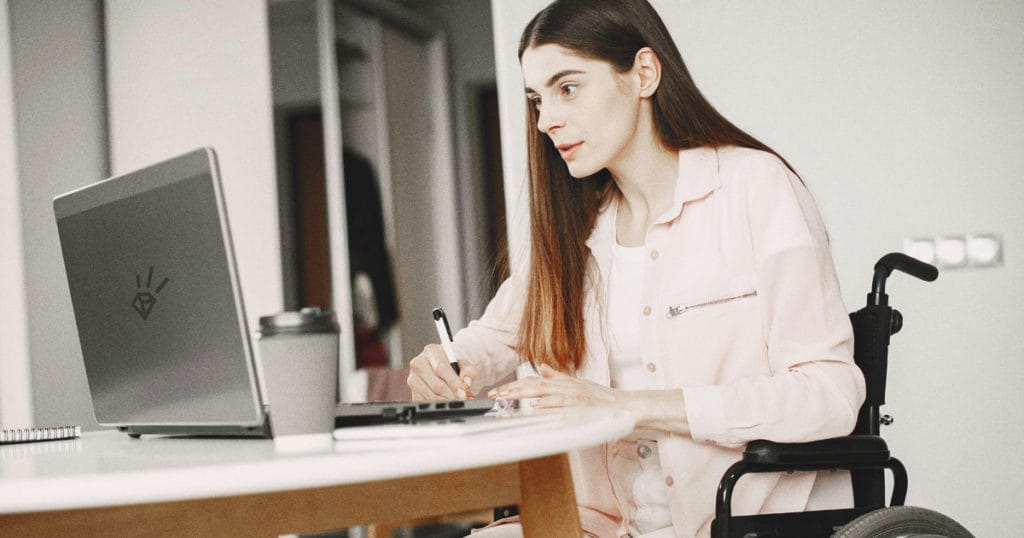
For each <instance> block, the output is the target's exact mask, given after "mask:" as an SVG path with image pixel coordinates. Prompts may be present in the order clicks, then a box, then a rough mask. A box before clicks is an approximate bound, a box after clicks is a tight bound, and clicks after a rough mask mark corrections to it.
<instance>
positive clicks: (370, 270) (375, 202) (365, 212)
mask: <svg viewBox="0 0 1024 538" xmlns="http://www.w3.org/2000/svg"><path fill="white" fill-rule="evenodd" d="M342 154H343V160H344V173H345V211H346V213H347V219H346V221H347V222H348V257H349V269H350V271H351V277H354V276H355V275H357V274H359V273H366V274H367V275H368V276H369V277H370V281H371V282H372V283H373V293H374V296H375V298H376V302H377V316H378V320H379V324H378V326H377V328H378V330H379V331H384V330H387V329H388V328H389V327H391V325H392V324H393V323H394V322H395V321H396V320H397V319H398V302H397V297H396V295H395V285H394V278H393V276H392V271H391V261H390V258H389V256H388V251H387V243H386V241H385V239H384V209H383V206H382V205H381V198H380V189H379V188H378V187H377V177H376V175H375V174H374V171H373V166H372V165H371V164H370V162H369V161H367V160H366V159H365V158H363V157H362V156H360V155H358V154H357V153H355V152H353V151H352V150H349V149H347V148H346V149H344V151H343V152H342ZM351 277H350V278H351Z"/></svg>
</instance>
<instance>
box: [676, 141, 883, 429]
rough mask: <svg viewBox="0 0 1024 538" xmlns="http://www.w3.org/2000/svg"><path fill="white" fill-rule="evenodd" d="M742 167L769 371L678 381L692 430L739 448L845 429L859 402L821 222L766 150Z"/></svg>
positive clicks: (856, 371)
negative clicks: (726, 379)
mask: <svg viewBox="0 0 1024 538" xmlns="http://www.w3.org/2000/svg"><path fill="white" fill-rule="evenodd" d="M748 161H751V162H745V163H744V164H743V165H741V167H740V168H741V170H742V173H744V174H745V175H746V176H747V177H748V178H749V179H748V180H746V181H744V182H743V184H744V185H745V186H746V190H747V213H748V218H749V230H750V240H751V245H752V247H753V255H754V265H755V274H756V277H755V279H756V284H755V285H756V288H757V294H758V298H759V300H760V302H761V308H762V316H761V317H762V320H763V324H764V327H763V331H764V334H765V335H766V346H767V354H768V362H769V369H770V372H771V373H770V375H766V376H753V377H746V378H741V379H738V380H736V381H733V382H731V383H728V384H723V385H714V386H704V387H691V388H688V389H684V394H685V398H686V406H687V419H688V421H689V423H690V428H691V435H692V436H693V438H694V439H695V440H698V441H705V440H706V441H711V442H716V443H719V444H723V445H729V446H738V445H742V444H744V443H747V442H749V441H752V440H755V439H768V440H772V441H779V442H802V441H811V440H816V439H824V438H828V437H836V436H840V435H847V434H849V433H850V431H852V429H853V426H854V424H855V423H856V420H857V413H858V410H859V409H860V405H861V403H863V401H864V377H863V374H862V373H861V371H860V368H858V367H857V365H856V364H855V363H854V361H853V331H852V328H851V325H850V320H849V316H848V314H847V312H846V308H845V306H844V305H843V301H842V296H841V295H840V291H839V284H838V280H837V278H836V274H835V268H834V266H833V263H832V258H831V254H830V253H829V248H828V239H827V237H826V235H825V229H824V225H823V224H822V222H821V217H820V215H819V214H818V211H817V209H816V207H815V205H814V201H813V199H812V198H811V195H810V193H809V192H808V191H807V189H806V187H805V186H804V185H803V183H802V182H801V181H800V179H799V178H797V177H796V176H795V175H794V174H792V173H791V172H790V171H789V170H788V168H786V167H785V166H784V165H783V164H782V163H781V162H780V161H779V160H777V159H775V158H774V157H770V158H769V157H760V158H757V159H748Z"/></svg>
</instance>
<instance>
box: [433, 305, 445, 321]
mask: <svg viewBox="0 0 1024 538" xmlns="http://www.w3.org/2000/svg"><path fill="white" fill-rule="evenodd" d="M443 317H444V310H441V309H440V308H435V309H434V321H438V320H440V319H441V318H443Z"/></svg>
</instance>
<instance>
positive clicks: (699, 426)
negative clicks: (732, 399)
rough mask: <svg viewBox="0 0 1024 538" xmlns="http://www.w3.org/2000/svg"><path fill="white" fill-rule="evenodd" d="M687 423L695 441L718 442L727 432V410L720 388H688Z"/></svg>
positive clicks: (685, 396)
mask: <svg viewBox="0 0 1024 538" xmlns="http://www.w3.org/2000/svg"><path fill="white" fill-rule="evenodd" d="M683 397H684V398H685V401H686V421H687V423H688V424H689V426H690V436H691V437H693V440H694V441H698V442H699V441H704V442H712V443H715V442H718V441H719V440H721V439H722V437H724V435H723V434H724V433H725V430H726V426H725V424H726V421H725V408H724V406H723V405H722V391H721V390H719V387H715V386H707V387H686V388H684V389H683Z"/></svg>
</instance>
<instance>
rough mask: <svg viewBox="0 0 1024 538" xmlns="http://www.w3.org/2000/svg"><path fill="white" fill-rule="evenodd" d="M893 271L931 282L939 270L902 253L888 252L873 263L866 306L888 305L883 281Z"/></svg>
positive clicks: (937, 276) (936, 276)
mask: <svg viewBox="0 0 1024 538" xmlns="http://www.w3.org/2000/svg"><path fill="white" fill-rule="evenodd" d="M893 271H902V272H904V273H906V274H908V275H910V276H913V277H917V278H919V279H921V280H924V281H927V282H931V281H933V280H935V279H936V278H939V270H938V269H936V268H935V266H934V265H931V264H929V263H925V262H923V261H921V260H918V259H916V258H912V257H910V256H907V255H906V254H903V253H902V252H890V253H888V254H886V255H885V256H882V257H881V259H879V260H878V262H877V263H875V277H874V279H873V281H872V283H871V294H869V295H868V304H869V305H871V304H873V305H885V304H888V302H889V301H888V299H889V298H888V296H887V295H886V294H885V279H887V278H889V275H890V274H892V272H893Z"/></svg>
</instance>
